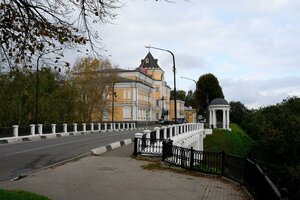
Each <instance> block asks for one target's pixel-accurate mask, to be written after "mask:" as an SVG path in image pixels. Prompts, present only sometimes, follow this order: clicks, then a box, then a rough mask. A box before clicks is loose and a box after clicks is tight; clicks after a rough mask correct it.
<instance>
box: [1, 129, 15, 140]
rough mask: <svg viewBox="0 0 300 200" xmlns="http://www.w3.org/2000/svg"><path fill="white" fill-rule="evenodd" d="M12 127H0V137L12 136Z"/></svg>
mask: <svg viewBox="0 0 300 200" xmlns="http://www.w3.org/2000/svg"><path fill="white" fill-rule="evenodd" d="M13 136H14V134H13V127H1V128H0V138H4V137H13Z"/></svg>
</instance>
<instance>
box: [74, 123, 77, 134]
mask: <svg viewBox="0 0 300 200" xmlns="http://www.w3.org/2000/svg"><path fill="white" fill-rule="evenodd" d="M73 129H74V130H73V131H74V133H77V124H76V123H73Z"/></svg>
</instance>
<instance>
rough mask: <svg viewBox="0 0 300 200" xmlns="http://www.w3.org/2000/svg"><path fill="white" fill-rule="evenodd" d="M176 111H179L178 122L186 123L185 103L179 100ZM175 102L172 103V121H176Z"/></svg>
mask: <svg viewBox="0 0 300 200" xmlns="http://www.w3.org/2000/svg"><path fill="white" fill-rule="evenodd" d="M176 109H177V121H178V122H180V123H182V122H185V115H184V101H182V100H179V99H177V100H176ZM174 110H175V108H174V100H171V101H170V119H171V121H175V112H174Z"/></svg>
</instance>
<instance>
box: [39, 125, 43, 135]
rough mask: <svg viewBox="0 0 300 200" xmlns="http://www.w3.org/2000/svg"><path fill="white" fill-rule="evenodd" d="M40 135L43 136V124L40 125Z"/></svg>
mask: <svg viewBox="0 0 300 200" xmlns="http://www.w3.org/2000/svg"><path fill="white" fill-rule="evenodd" d="M38 133H39V134H40V135H42V134H43V124H38Z"/></svg>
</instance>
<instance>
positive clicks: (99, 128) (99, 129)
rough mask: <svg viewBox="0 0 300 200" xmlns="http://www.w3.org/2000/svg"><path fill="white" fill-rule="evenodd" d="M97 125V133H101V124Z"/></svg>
mask: <svg viewBox="0 0 300 200" xmlns="http://www.w3.org/2000/svg"><path fill="white" fill-rule="evenodd" d="M97 124H98V131H99V132H100V131H101V123H97Z"/></svg>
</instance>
